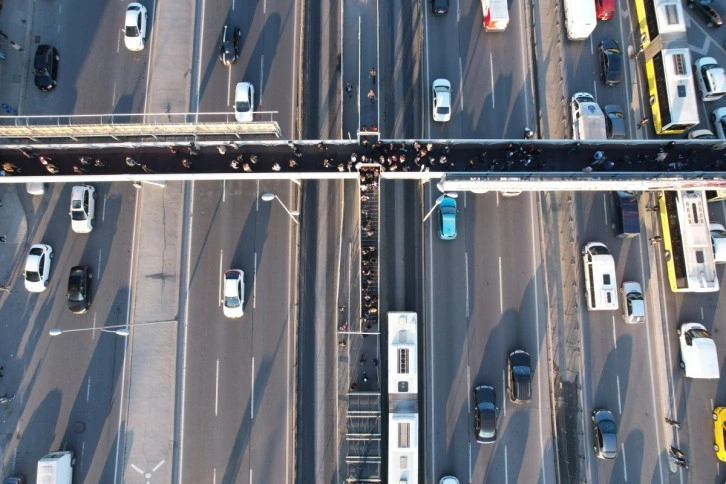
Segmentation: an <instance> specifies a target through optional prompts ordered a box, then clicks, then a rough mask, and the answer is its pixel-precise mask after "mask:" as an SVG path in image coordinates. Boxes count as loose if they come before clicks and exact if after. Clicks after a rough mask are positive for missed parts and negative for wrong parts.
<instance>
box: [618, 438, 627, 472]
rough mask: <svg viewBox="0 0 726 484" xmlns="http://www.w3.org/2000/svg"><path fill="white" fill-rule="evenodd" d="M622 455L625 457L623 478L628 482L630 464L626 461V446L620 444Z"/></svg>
mask: <svg viewBox="0 0 726 484" xmlns="http://www.w3.org/2000/svg"><path fill="white" fill-rule="evenodd" d="M620 455H621V456H622V457H623V478H624V480H625V482H628V463H627V461H626V460H625V444H624V443H622V442H620Z"/></svg>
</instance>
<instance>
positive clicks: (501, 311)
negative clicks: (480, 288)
mask: <svg viewBox="0 0 726 484" xmlns="http://www.w3.org/2000/svg"><path fill="white" fill-rule="evenodd" d="M499 314H504V289H503V288H502V256H499Z"/></svg>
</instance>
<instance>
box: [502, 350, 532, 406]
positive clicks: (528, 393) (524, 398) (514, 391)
mask: <svg viewBox="0 0 726 484" xmlns="http://www.w3.org/2000/svg"><path fill="white" fill-rule="evenodd" d="M507 373H508V374H509V389H508V390H509V399H510V400H512V401H513V402H519V403H521V402H529V401H530V400H532V370H531V369H530V366H529V353H527V352H526V351H524V350H515V351H512V352H511V353H510V354H509V358H507Z"/></svg>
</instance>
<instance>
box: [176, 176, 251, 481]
mask: <svg viewBox="0 0 726 484" xmlns="http://www.w3.org/2000/svg"><path fill="white" fill-rule="evenodd" d="M256 201H257V198H256V184H255V183H254V182H251V183H245V182H235V183H229V182H226V183H225V182H199V183H195V187H194V213H195V215H196V216H197V217H196V219H195V220H194V227H193V229H192V230H193V233H192V239H191V241H192V243H191V249H190V260H191V265H190V289H189V302H188V307H189V316H188V336H187V343H186V344H187V373H186V375H185V384H186V388H185V439H184V462H183V472H184V474H183V475H184V477H185V479H191V480H197V481H200V482H203V481H208V480H210V479H213V477H214V476H220V477H222V478H223V479H225V480H238V479H241V477H240V476H249V466H250V463H249V460H250V440H251V432H252V421H251V415H252V411H253V409H252V381H253V375H252V371H253V370H252V334H253V321H254V307H253V304H252V303H251V297H250V294H251V291H252V289H253V283H254V279H253V275H254V258H255V254H254V240H255V233H254V232H255V218H256V211H255V209H256ZM229 268H235V269H237V268H238V269H242V270H243V271H244V272H245V305H244V309H245V314H244V316H243V317H242V318H241V319H237V320H230V319H228V318H226V317H225V316H224V315H223V313H222V307H221V296H222V286H221V277H222V274H221V273H222V271H224V270H226V269H229ZM210 432H211V434H212V435H214V436H215V438H214V444H212V445H208V443H207V442H206V441H205V440H204V439H197V438H196V437H195V436H198V435H207V434H209V433H210Z"/></svg>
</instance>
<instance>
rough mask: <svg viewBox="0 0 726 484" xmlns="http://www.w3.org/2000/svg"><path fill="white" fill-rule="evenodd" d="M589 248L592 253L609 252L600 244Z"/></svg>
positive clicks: (604, 253)
mask: <svg viewBox="0 0 726 484" xmlns="http://www.w3.org/2000/svg"><path fill="white" fill-rule="evenodd" d="M589 250H590V254H592V255H607V254H609V253H610V252H609V251H608V248H607V247H605V246H602V245H594V246H592V247H590V249H589Z"/></svg>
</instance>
